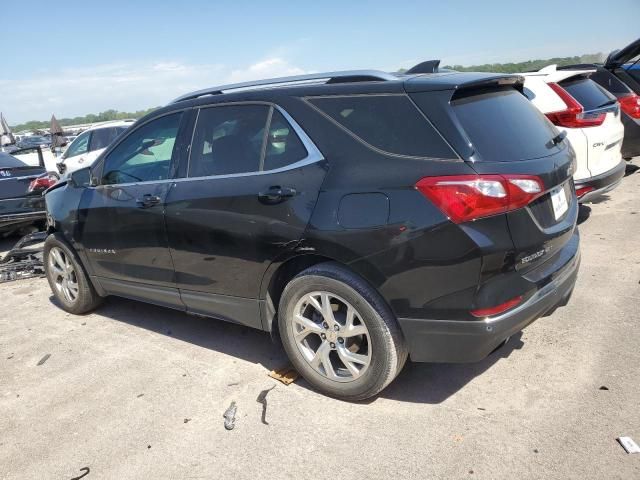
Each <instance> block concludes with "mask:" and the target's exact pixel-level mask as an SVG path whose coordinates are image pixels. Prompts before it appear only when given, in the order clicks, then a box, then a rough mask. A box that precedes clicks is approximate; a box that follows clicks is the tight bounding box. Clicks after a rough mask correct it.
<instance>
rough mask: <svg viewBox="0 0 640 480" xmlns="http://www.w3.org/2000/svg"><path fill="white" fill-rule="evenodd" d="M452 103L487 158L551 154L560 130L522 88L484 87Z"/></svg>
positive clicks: (495, 159)
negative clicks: (553, 141)
mask: <svg viewBox="0 0 640 480" xmlns="http://www.w3.org/2000/svg"><path fill="white" fill-rule="evenodd" d="M451 106H452V108H453V110H454V112H455V114H456V116H457V117H458V119H459V120H460V123H461V124H462V127H463V129H464V130H465V132H466V133H467V135H468V136H469V139H470V140H471V143H472V144H473V148H474V149H475V150H476V152H478V153H479V154H480V155H481V156H482V158H483V160H486V161H497V162H512V161H517V160H530V159H534V158H541V157H546V156H548V155H550V154H551V153H553V152H552V150H551V149H552V148H553V147H552V146H551V142H550V140H551V139H552V138H554V137H555V136H556V135H557V134H558V131H557V130H556V129H555V127H554V126H553V125H552V124H551V123H550V122H549V121H548V120H547V119H546V117H545V116H544V115H542V113H540V111H539V110H538V109H537V108H536V107H534V106H533V104H532V103H531V102H530V101H529V100H527V98H526V97H525V96H524V95H522V94H521V93H520V92H519V91H517V90H514V89H513V88H509V89H504V90H489V91H480V92H478V93H477V94H473V95H466V96H463V97H461V98H457V99H454V100H453V101H452V102H451Z"/></svg>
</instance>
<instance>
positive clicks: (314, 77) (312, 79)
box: [170, 70, 398, 103]
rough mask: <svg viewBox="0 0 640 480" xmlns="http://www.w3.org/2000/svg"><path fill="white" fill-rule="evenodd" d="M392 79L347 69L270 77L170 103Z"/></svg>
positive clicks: (385, 74)
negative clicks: (235, 93)
mask: <svg viewBox="0 0 640 480" xmlns="http://www.w3.org/2000/svg"><path fill="white" fill-rule="evenodd" d="M390 80H398V77H397V76H396V75H394V74H391V73H387V72H381V71H379V70H345V71H342V72H325V73H312V74H309V75H295V76H291V77H280V78H270V79H266V80H254V81H251V82H242V83H232V84H229V85H220V86H218V87H211V88H205V89H203V90H198V91H195V92H191V93H187V94H185V95H182V96H180V97H178V98H176V99H175V100H172V101H171V102H170V103H177V102H182V101H184V100H192V99H194V98H198V97H203V96H205V95H220V94H223V93H226V92H228V91H231V90H253V89H261V88H278V87H290V86H295V85H308V84H316V83H348V82H381V81H382V82H384V81H390Z"/></svg>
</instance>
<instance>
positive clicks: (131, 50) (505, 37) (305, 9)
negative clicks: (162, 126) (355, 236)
mask: <svg viewBox="0 0 640 480" xmlns="http://www.w3.org/2000/svg"><path fill="white" fill-rule="evenodd" d="M3 3H4V2H3ZM53 4H55V5H57V7H56V9H57V13H56V14H54V15H53V16H50V15H49V11H50V10H51V5H52V2H40V1H33V0H31V1H29V2H28V3H25V2H16V1H14V2H11V4H10V5H3V6H2V9H1V11H2V17H3V19H2V22H1V23H0V25H1V27H0V42H1V44H2V45H3V58H4V61H3V62H2V65H3V66H2V68H0V111H2V112H4V114H5V116H6V117H7V119H8V120H9V122H10V123H13V124H15V123H19V122H23V121H25V120H30V119H46V118H48V117H49V116H50V115H51V114H52V113H55V114H56V116H58V117H68V116H75V115H83V114H86V113H97V112H98V111H101V110H106V109H108V108H115V109H118V110H136V109H142V108H147V107H150V106H155V105H160V104H163V103H166V102H167V101H169V100H171V99H172V98H173V97H175V96H177V95H179V94H181V93H184V92H185V91H188V90H192V89H198V88H203V87H206V86H209V85H214V84H218V83H225V82H228V81H236V80H238V81H240V80H250V79H254V78H265V77H270V76H280V75H288V74H296V73H306V72H315V71H322V70H338V69H353V68H378V69H383V70H396V69H398V68H400V67H410V66H411V65H413V64H415V63H418V62H419V61H421V60H425V59H431V58H440V59H442V61H443V62H444V63H445V64H452V63H457V64H463V65H469V64H478V63H487V62H504V61H521V60H528V59H533V58H547V57H553V56H568V55H579V54H583V53H595V52H608V51H610V50H612V49H614V48H620V47H622V46H624V45H625V44H627V43H629V42H630V41H631V40H633V39H635V38H637V37H638V36H639V32H640V29H639V28H638V22H639V19H640V0H609V1H606V2H605V1H603V0H583V1H578V0H564V1H557V0H556V1H547V0H529V1H528V2H520V3H516V2H513V1H502V0H494V1H490V0H484V1H482V0H476V1H470V0H457V1H454V2H450V3H447V2H442V1H422V2H414V1H401V0H397V1H395V2H389V1H384V2H383V1H377V0H371V1H366V2H360V1H355V0H352V1H348V0H345V1H333V0H322V1H313V2H307V1H304V0H299V1H297V2H283V1H278V2H274V1H271V2H249V1H242V0H236V1H218V2H216V1H201V0H197V1H195V0H194V1H189V0H182V1H172V2H160V1H148V0H138V1H133V0H130V1H120V0H109V1H106V2H89V1H84V2H79V1H78V2H77V1H64V2H53ZM27 5H28V6H27ZM7 47H8V48H7Z"/></svg>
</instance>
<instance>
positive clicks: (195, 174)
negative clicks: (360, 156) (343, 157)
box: [166, 104, 326, 327]
mask: <svg viewBox="0 0 640 480" xmlns="http://www.w3.org/2000/svg"><path fill="white" fill-rule="evenodd" d="M187 170H188V171H187V177H186V178H183V179H179V180H177V181H176V182H174V184H173V186H172V188H171V190H170V192H169V196H168V199H167V207H166V222H167V231H168V237H169V245H170V249H171V255H172V258H173V260H174V263H175V266H176V283H177V286H178V288H179V289H180V293H181V297H182V300H183V302H184V303H185V305H186V306H187V309H188V310H189V311H192V312H194V313H200V314H204V315H211V316H215V317H219V318H225V319H229V320H232V321H235V322H239V323H243V324H247V325H251V326H254V327H260V318H259V313H258V300H257V299H258V296H259V289H260V283H261V281H262V278H263V274H264V272H265V270H266V269H267V267H268V266H269V264H270V263H271V262H272V261H273V260H274V259H276V258H278V257H279V256H280V255H282V254H284V253H286V252H287V251H288V250H290V249H293V248H295V246H296V244H297V241H298V240H300V239H301V237H302V235H303V232H304V230H305V228H306V226H307V223H308V222H309V219H310V216H311V213H312V211H313V208H314V206H315V202H316V200H317V197H318V193H319V190H320V186H321V184H322V180H323V179H324V175H325V171H326V168H325V162H324V161H323V158H322V155H321V154H320V152H319V151H318V150H317V148H316V147H315V146H314V145H313V143H312V142H311V140H310V139H309V138H308V137H307V136H306V134H305V133H304V131H302V129H301V128H300V126H299V125H298V124H297V123H295V121H294V120H293V119H292V118H291V117H289V116H288V115H287V114H286V112H284V111H283V110H281V109H280V108H279V107H275V106H270V105H263V104H236V105H224V106H212V107H207V108H202V109H201V110H200V111H199V112H198V117H197V120H196V124H195V130H194V133H193V140H192V143H191V148H190V157H189V164H188V169H187Z"/></svg>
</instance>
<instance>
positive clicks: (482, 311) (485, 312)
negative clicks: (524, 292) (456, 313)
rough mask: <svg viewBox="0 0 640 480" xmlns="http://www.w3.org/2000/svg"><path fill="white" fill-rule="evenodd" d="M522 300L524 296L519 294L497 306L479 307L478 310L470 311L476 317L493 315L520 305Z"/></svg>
mask: <svg viewBox="0 0 640 480" xmlns="http://www.w3.org/2000/svg"><path fill="white" fill-rule="evenodd" d="M521 301H522V296H519V297H516V298H512V299H511V300H508V301H506V302H504V303H501V304H500V305H496V306H495V307H489V308H479V309H478V310H471V312H470V313H471V315H473V316H474V317H479V318H481V317H491V316H493V315H498V314H500V313H503V312H506V311H507V310H509V309H510V308H513V307H515V306H516V305H518V304H519V303H520V302H521Z"/></svg>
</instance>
